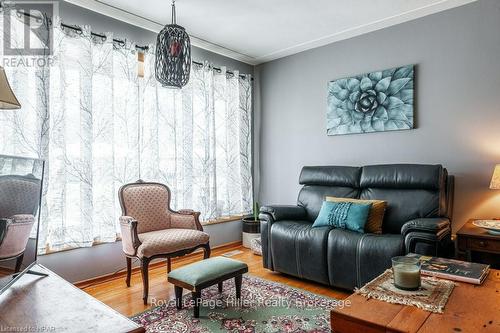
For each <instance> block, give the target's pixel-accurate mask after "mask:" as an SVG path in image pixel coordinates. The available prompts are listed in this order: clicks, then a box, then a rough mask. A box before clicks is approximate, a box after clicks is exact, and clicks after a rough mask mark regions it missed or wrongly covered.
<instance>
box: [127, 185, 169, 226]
mask: <svg viewBox="0 0 500 333" xmlns="http://www.w3.org/2000/svg"><path fill="white" fill-rule="evenodd" d="M118 197H119V199H120V205H121V207H122V215H124V216H130V217H132V218H134V219H135V220H137V233H139V234H140V233H144V232H149V231H155V230H162V229H168V228H170V189H169V188H168V187H167V186H166V185H164V184H160V183H146V182H142V181H138V182H136V183H130V184H125V185H123V186H122V187H121V188H120V190H119V191H118Z"/></svg>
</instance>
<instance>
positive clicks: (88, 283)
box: [73, 241, 242, 289]
mask: <svg viewBox="0 0 500 333" xmlns="http://www.w3.org/2000/svg"><path fill="white" fill-rule="evenodd" d="M241 245H242V242H241V241H235V242H230V243H225V244H221V245H218V246H214V247H212V248H211V250H212V251H214V250H218V251H219V250H220V251H222V250H224V251H225V250H228V249H231V248H234V247H239V246H241ZM201 252H203V250H202V249H199V250H196V251H194V252H193V253H190V254H187V255H185V256H182V257H178V258H174V259H172V263H178V262H182V261H185V260H186V259H189V258H191V257H193V256H195V255H198V254H200V253H201ZM166 261H167V260H166V259H162V260H159V261H155V262H153V263H151V264H150V265H149V268H150V269H153V268H157V267H160V266H163V265H166ZM124 262H125V257H124ZM135 273H140V267H134V268H132V274H135ZM126 275H127V272H126V266H124V267H123V269H122V270H120V271H119V272H118V273H110V274H104V275H99V276H96V277H93V278H91V279H86V280H82V281H78V282H75V283H73V285H75V286H76V287H77V288H80V289H85V288H88V287H91V286H93V285H96V284H99V283H103V282H108V281H112V280H116V279H119V278H125V276H126ZM123 283H125V281H124V282H123Z"/></svg>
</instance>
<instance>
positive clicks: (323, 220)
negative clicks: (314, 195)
mask: <svg viewBox="0 0 500 333" xmlns="http://www.w3.org/2000/svg"><path fill="white" fill-rule="evenodd" d="M371 206H372V204H371V203H367V204H362V203H355V202H333V201H324V202H323V205H322V206H321V210H320V211H319V215H318V217H317V218H316V221H314V224H313V228H314V227H323V226H331V227H335V228H340V229H347V230H352V231H356V232H359V233H363V232H364V230H365V224H366V221H367V220H368V214H369V213H370V208H371Z"/></svg>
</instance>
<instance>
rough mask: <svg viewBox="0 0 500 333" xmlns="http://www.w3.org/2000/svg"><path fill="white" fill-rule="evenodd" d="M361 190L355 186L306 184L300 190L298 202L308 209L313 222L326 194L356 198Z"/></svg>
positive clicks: (308, 215)
mask: <svg viewBox="0 0 500 333" xmlns="http://www.w3.org/2000/svg"><path fill="white" fill-rule="evenodd" d="M358 195H359V190H358V189H357V188H353V187H341V186H318V185H304V186H303V187H302V189H301V190H300V192H299V198H298V200H297V204H298V205H299V206H302V207H304V208H305V210H306V218H307V220H309V221H311V222H313V221H314V220H316V218H317V217H318V214H319V211H320V209H321V206H322V205H323V201H325V197H326V196H333V197H344V198H356V197H357V196H358Z"/></svg>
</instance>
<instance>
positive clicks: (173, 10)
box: [172, 0, 177, 24]
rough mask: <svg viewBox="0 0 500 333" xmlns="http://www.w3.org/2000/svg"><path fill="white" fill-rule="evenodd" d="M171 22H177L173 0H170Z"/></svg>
mask: <svg viewBox="0 0 500 333" xmlns="http://www.w3.org/2000/svg"><path fill="white" fill-rule="evenodd" d="M172 24H177V20H176V19H175V0H172Z"/></svg>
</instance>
